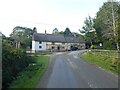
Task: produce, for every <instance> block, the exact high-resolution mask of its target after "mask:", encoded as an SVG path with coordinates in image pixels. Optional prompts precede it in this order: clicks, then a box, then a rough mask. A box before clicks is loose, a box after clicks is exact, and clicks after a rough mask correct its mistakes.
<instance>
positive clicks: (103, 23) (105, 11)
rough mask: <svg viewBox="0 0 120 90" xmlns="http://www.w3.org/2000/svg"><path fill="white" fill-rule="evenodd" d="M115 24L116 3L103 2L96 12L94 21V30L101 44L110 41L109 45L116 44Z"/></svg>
mask: <svg viewBox="0 0 120 90" xmlns="http://www.w3.org/2000/svg"><path fill="white" fill-rule="evenodd" d="M117 22H118V2H105V3H104V5H103V6H102V7H101V8H100V9H99V11H98V12H97V16H96V17H95V19H94V28H95V30H96V34H97V36H98V38H99V40H100V41H101V42H103V43H105V42H106V41H108V40H110V42H111V43H116V45H117V43H118V40H117V39H118V35H117V34H118V33H117V28H116V27H117ZM114 24H115V27H114ZM106 47H108V46H106Z"/></svg>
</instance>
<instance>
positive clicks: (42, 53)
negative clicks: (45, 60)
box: [35, 51, 52, 55]
mask: <svg viewBox="0 0 120 90" xmlns="http://www.w3.org/2000/svg"><path fill="white" fill-rule="evenodd" d="M35 54H36V55H48V54H52V52H49V51H41V52H36V53H35Z"/></svg>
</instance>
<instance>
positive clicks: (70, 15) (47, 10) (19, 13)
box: [0, 0, 105, 36]
mask: <svg viewBox="0 0 120 90" xmlns="http://www.w3.org/2000/svg"><path fill="white" fill-rule="evenodd" d="M104 1H105V0H0V31H1V32H2V33H3V34H5V35H6V36H9V34H10V33H11V32H12V30H13V28H14V27H15V26H23V27H28V28H33V27H36V28H37V31H38V33H44V32H45V30H46V31H47V33H52V30H53V29H54V28H58V30H59V31H64V30H65V28H66V27H69V28H70V30H71V31H72V32H79V31H78V29H81V28H82V26H83V23H84V20H85V18H86V17H87V16H88V15H90V16H91V17H94V16H95V15H96V12H97V11H98V10H99V8H100V7H101V6H102V5H103V2H104Z"/></svg>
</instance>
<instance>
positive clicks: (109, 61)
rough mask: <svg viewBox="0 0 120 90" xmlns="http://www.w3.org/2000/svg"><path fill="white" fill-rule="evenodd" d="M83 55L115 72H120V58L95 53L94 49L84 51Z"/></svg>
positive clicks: (85, 58)
mask: <svg viewBox="0 0 120 90" xmlns="http://www.w3.org/2000/svg"><path fill="white" fill-rule="evenodd" d="M104 54H105V53H104ZM81 57H82V58H83V59H84V60H87V61H89V62H92V63H94V64H96V65H98V66H100V67H102V68H104V69H107V70H110V71H111V72H113V73H115V74H120V60H118V58H110V57H106V56H100V55H95V54H94V52H92V51H90V52H85V53H83V54H82V55H81ZM113 62H115V63H113Z"/></svg>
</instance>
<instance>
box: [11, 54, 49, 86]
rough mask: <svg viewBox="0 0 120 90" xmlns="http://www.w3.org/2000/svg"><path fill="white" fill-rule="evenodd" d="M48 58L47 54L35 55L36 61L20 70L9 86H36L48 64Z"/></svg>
mask: <svg viewBox="0 0 120 90" xmlns="http://www.w3.org/2000/svg"><path fill="white" fill-rule="evenodd" d="M48 59H49V57H46V56H39V57H34V63H31V64H29V66H28V67H26V68H25V69H24V70H23V71H22V72H20V73H19V74H18V76H17V78H16V80H14V81H13V82H12V83H11V84H10V87H9V88H35V86H36V85H37V83H38V81H39V80H40V77H41V76H42V75H43V73H44V71H45V69H46V68H47V66H48Z"/></svg>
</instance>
